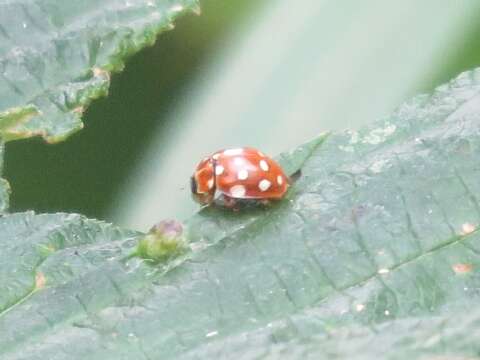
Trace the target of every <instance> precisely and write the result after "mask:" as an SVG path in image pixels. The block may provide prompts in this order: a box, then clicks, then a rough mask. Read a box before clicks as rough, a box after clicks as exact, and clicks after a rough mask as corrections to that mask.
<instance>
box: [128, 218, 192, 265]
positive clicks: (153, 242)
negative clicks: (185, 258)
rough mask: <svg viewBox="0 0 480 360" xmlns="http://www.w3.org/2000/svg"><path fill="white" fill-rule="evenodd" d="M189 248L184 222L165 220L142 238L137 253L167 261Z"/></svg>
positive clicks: (151, 258) (154, 259) (141, 255)
mask: <svg viewBox="0 0 480 360" xmlns="http://www.w3.org/2000/svg"><path fill="white" fill-rule="evenodd" d="M187 248H188V247H187V243H186V240H185V237H184V236H183V226H182V224H181V223H180V222H178V221H176V220H163V221H161V222H159V223H158V224H156V225H154V226H153V227H152V228H151V229H150V231H149V232H148V234H147V235H145V237H144V238H143V239H141V240H140V242H139V243H138V247H137V255H138V256H139V257H142V258H144V259H150V260H153V261H165V260H167V259H169V258H173V257H176V256H178V255H180V254H181V253H183V252H184V251H185V250H186V249H187Z"/></svg>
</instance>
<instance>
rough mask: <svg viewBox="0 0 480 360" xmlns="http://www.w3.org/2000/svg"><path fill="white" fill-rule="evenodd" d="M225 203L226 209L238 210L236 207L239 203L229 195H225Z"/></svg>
mask: <svg viewBox="0 0 480 360" xmlns="http://www.w3.org/2000/svg"><path fill="white" fill-rule="evenodd" d="M223 203H224V204H225V207H227V208H229V209H232V210H234V211H235V210H238V209H236V207H235V206H236V205H237V201H236V200H235V199H234V198H232V197H230V196H228V195H225V194H223Z"/></svg>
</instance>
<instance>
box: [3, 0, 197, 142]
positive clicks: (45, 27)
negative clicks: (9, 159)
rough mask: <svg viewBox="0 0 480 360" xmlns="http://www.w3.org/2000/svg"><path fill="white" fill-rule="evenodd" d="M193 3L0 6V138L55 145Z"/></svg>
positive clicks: (135, 0) (16, 1)
mask: <svg viewBox="0 0 480 360" xmlns="http://www.w3.org/2000/svg"><path fill="white" fill-rule="evenodd" d="M186 10H198V5H197V0H148V1H147V0H128V1H125V0H104V1H101V2H98V1H97V0H82V1H60V0H42V1H34V2H32V1H23V0H13V1H7V2H2V3H0V135H1V136H2V137H3V138H4V139H5V140H12V139H19V138H26V137H30V136H35V135H41V136H43V137H44V138H45V139H46V140H47V141H49V142H56V141H60V140H63V139H64V138H65V137H67V136H68V135H70V134H71V133H72V132H74V131H77V130H79V129H81V128H82V122H81V116H82V113H83V112H84V111H85V109H86V107H87V106H88V104H89V103H90V102H91V101H92V100H93V99H96V98H98V97H100V96H104V95H106V93H107V91H108V87H109V84H110V74H111V72H112V71H119V70H121V69H122V67H123V63H124V61H125V59H126V58H127V57H128V56H129V55H131V54H133V53H135V52H137V51H139V50H140V49H142V48H143V47H145V46H147V45H151V44H153V43H154V42H155V39H156V36H157V34H158V33H159V32H161V31H163V30H166V29H170V28H171V27H172V26H173V25H172V21H173V20H174V18H176V17H177V16H178V15H179V14H182V13H184V12H185V11H186Z"/></svg>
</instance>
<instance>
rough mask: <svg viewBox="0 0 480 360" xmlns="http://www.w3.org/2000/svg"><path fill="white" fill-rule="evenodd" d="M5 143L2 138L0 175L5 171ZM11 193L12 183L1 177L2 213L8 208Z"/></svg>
mask: <svg viewBox="0 0 480 360" xmlns="http://www.w3.org/2000/svg"><path fill="white" fill-rule="evenodd" d="M4 151H5V145H4V143H3V141H2V139H1V138H0V175H1V174H2V173H3V153H4ZM9 195H10V185H9V184H8V182H7V181H6V180H5V179H2V178H0V214H3V213H4V212H5V211H7V209H8V204H9Z"/></svg>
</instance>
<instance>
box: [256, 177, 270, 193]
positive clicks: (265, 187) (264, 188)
mask: <svg viewBox="0 0 480 360" xmlns="http://www.w3.org/2000/svg"><path fill="white" fill-rule="evenodd" d="M270 185H272V183H271V182H270V181H268V180H267V179H263V180H261V181H260V182H259V183H258V188H259V189H260V190H261V191H267V190H268V189H269V188H270Z"/></svg>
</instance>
